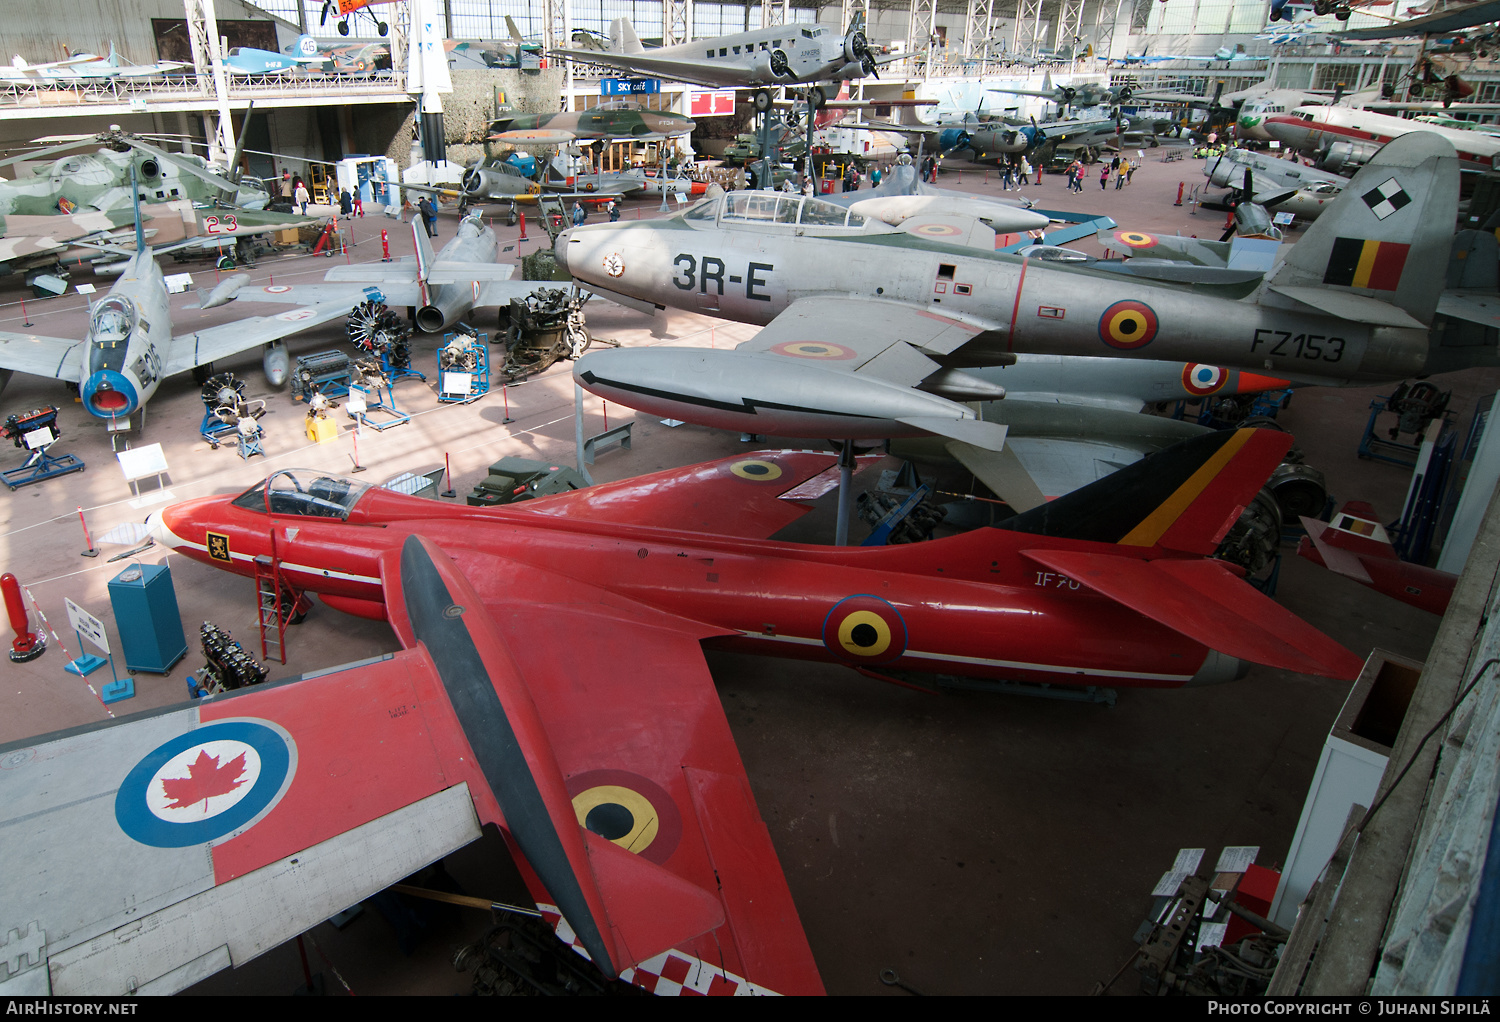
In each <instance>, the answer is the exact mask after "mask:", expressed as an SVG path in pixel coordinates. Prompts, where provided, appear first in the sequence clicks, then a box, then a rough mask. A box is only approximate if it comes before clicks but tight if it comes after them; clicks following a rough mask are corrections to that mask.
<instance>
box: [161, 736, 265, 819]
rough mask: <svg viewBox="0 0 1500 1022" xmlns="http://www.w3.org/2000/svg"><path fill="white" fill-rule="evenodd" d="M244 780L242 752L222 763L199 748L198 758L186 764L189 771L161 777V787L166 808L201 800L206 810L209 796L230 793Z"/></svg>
mask: <svg viewBox="0 0 1500 1022" xmlns="http://www.w3.org/2000/svg"><path fill="white" fill-rule="evenodd" d="M246 780H247V778H246V777H245V754H244V753H243V752H242V753H240V754H239V755H238V756H236V757H234V758H233V759H231V760H230V761H229V762H227V763H224V764H222V765H221V764H220V763H219V757H218V756H210V755H209V754H208V750H207V749H199V750H198V758H197V759H195V760H193V761H192V762H191V763H189V764H188V775H187V776H186V777H163V778H162V780H161V787H162V793H163V794H164V795H166V797H167V806H166V807H167V808H168V809H187V808H188V807H190V806H193V805H196V804H197V803H199V802H202V803H203V812H204V813H205V814H206V813H207V812H208V800H209V799H211V798H213V797H214V796H215V795H227V794H229V793H230V792H231V791H234V790H235V789H236V788H238V787H239V786H240V785H242V784H244V783H245V781H246Z"/></svg>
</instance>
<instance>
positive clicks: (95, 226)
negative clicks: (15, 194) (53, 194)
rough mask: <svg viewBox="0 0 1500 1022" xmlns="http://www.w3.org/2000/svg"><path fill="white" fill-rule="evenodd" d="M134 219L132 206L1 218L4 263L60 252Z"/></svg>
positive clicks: (0, 249)
mask: <svg viewBox="0 0 1500 1022" xmlns="http://www.w3.org/2000/svg"><path fill="white" fill-rule="evenodd" d="M133 219H134V217H133V216H132V215H131V212H130V211H129V210H128V209H116V210H111V211H108V212H98V211H94V210H90V211H86V212H77V213H64V214H57V215H52V216H30V215H21V216H5V217H0V262H9V261H10V260H12V259H20V258H23V257H25V256H31V255H40V254H42V253H46V252H58V251H61V250H63V249H65V248H67V247H68V244H69V243H70V242H76V241H79V240H80V239H85V238H90V237H92V236H94V235H104V234H107V233H108V232H109V231H111V230H113V229H114V228H116V227H122V226H124V225H125V224H128V223H131V222H132V221H133Z"/></svg>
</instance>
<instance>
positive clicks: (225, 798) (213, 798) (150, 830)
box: [115, 719, 297, 848]
mask: <svg viewBox="0 0 1500 1022" xmlns="http://www.w3.org/2000/svg"><path fill="white" fill-rule="evenodd" d="M296 770H297V747H296V745H295V744H294V743H293V742H292V738H291V736H290V735H288V734H287V733H286V732H285V731H283V730H282V729H281V728H280V727H278V726H276V725H275V724H272V723H271V722H269V721H260V720H249V719H242V720H221V721H217V722H215V723H212V724H205V725H203V726H202V727H197V728H194V729H193V730H191V731H188V732H186V733H184V734H181V735H178V736H177V737H176V738H173V739H172V740H171V741H168V742H165V743H163V744H162V745H159V746H157V747H156V748H155V749H153V750H152V751H151V752H149V753H147V754H146V756H145V757H144V758H143V759H141V760H140V762H138V763H136V765H135V766H134V767H132V768H131V770H130V773H128V774H126V775H125V780H124V782H122V783H121V785H120V790H119V791H118V792H117V793H116V795H115V820H116V822H118V823H119V825H120V829H121V830H123V831H124V832H125V833H126V834H128V835H129V836H130V837H132V838H134V839H135V840H136V841H139V842H140V843H141V844H143V845H151V846H152V847H155V848H185V847H188V846H190V845H199V844H206V843H208V842H210V841H215V840H218V839H219V838H222V837H225V836H226V835H233V834H236V833H239V832H240V831H243V830H245V829H246V828H247V827H249V826H250V825H251V824H253V823H255V821H257V820H259V819H260V818H261V817H262V816H264V815H265V814H266V813H267V812H269V811H270V809H271V808H272V807H273V806H274V805H275V804H276V803H277V802H279V801H280V800H281V797H282V795H284V794H285V793H286V790H287V788H288V787H290V786H291V782H292V776H293V775H294V774H295V773H296Z"/></svg>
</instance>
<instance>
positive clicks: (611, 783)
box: [568, 770, 682, 865]
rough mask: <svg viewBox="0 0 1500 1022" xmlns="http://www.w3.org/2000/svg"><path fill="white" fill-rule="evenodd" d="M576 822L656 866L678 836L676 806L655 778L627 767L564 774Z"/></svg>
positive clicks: (672, 848) (669, 852)
mask: <svg viewBox="0 0 1500 1022" xmlns="http://www.w3.org/2000/svg"><path fill="white" fill-rule="evenodd" d="M568 794H569V795H570V796H572V799H573V813H574V815H575V816H577V817H578V825H579V826H580V827H583V828H584V829H585V830H591V831H593V832H594V833H595V834H598V835H599V836H600V837H602V838H604V839H605V840H606V841H613V842H614V843H615V844H617V845H619V846H620V847H621V848H623V849H625V850H626V851H627V852H634V853H635V854H636V855H639V856H640V857H641V858H643V859H648V860H650V861H651V862H654V863H656V864H658V865H660V864H662V863H665V862H666V861H667V859H669V858H671V855H672V853H673V852H674V851H676V850H677V845H678V843H679V842H681V840H682V816H681V814H679V813H678V811H677V804H676V803H675V802H673V801H672V798H671V796H670V795H668V794H667V793H666V791H665V789H663V788H662V787H661V785H659V784H657V783H656V782H655V781H651V780H648V779H647V778H645V777H642V776H641V775H640V774H635V773H631V772H630V771H628V770H590V771H587V772H586V773H581V774H577V775H575V776H573V777H570V778H568Z"/></svg>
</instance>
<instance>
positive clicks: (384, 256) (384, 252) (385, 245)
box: [380, 227, 391, 263]
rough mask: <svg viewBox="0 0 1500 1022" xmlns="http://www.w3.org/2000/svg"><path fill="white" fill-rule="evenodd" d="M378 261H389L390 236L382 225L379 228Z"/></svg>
mask: <svg viewBox="0 0 1500 1022" xmlns="http://www.w3.org/2000/svg"><path fill="white" fill-rule="evenodd" d="M380 261H381V262H383V263H388V262H390V261H391V238H390V235H389V234H388V233H387V232H386V229H385V228H384V227H382V228H381V229H380Z"/></svg>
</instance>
